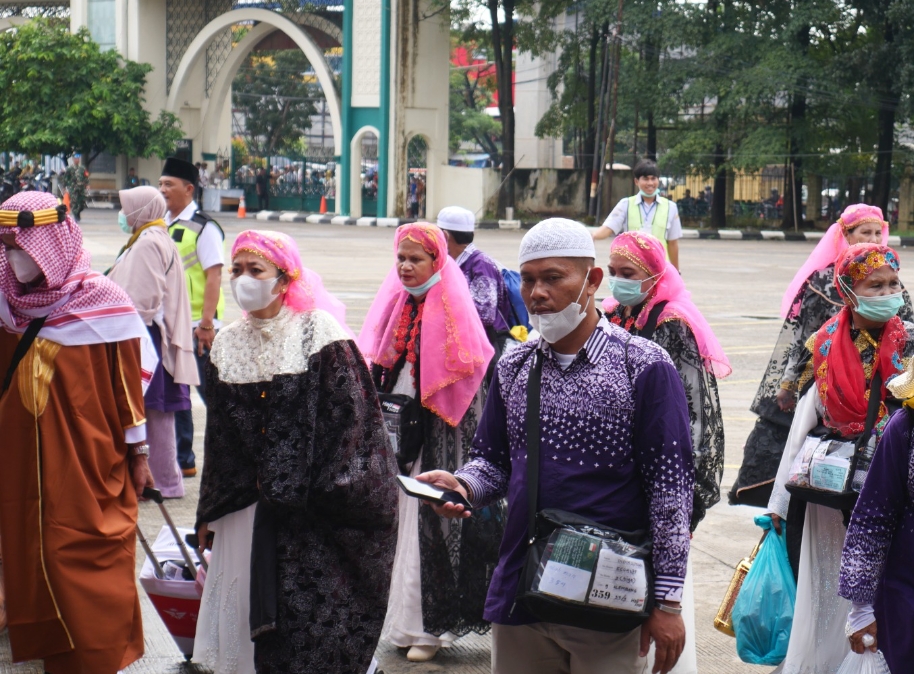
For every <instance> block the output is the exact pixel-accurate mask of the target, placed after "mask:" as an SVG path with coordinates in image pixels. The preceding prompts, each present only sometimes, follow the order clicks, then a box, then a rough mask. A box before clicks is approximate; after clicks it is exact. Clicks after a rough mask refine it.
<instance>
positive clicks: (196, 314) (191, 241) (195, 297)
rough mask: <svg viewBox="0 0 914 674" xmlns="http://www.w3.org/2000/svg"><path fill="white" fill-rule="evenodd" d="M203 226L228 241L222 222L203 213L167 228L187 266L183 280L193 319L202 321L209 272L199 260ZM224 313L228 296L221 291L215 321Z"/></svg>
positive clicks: (175, 222) (185, 266)
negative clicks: (198, 240) (199, 243)
mask: <svg viewBox="0 0 914 674" xmlns="http://www.w3.org/2000/svg"><path fill="white" fill-rule="evenodd" d="M204 227H216V229H218V230H219V234H220V235H221V236H222V240H223V241H225V232H223V231H222V227H220V226H219V223H218V222H216V221H215V220H213V219H211V218H210V217H209V216H208V215H207V214H206V213H204V212H203V211H197V212H196V213H194V217H193V218H191V219H190V220H175V221H174V222H173V223H172V224H171V226H170V227H169V228H168V233H169V234H170V235H171V238H172V240H173V241H174V242H175V245H176V246H177V247H178V254H179V255H180V256H181V263H182V264H183V265H184V278H185V280H186V281H187V295H188V297H189V298H190V317H191V320H194V321H199V320H200V319H202V318H203V295H204V292H205V291H206V270H205V269H203V265H201V264H200V260H198V259H197V239H199V238H200V234H201V233H202V232H203V228H204ZM224 314H225V296H224V295H223V294H222V289H221V288H220V289H219V303H218V304H217V305H216V316H215V317H216V318H222V316H223V315H224Z"/></svg>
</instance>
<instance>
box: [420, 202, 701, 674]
mask: <svg viewBox="0 0 914 674" xmlns="http://www.w3.org/2000/svg"><path fill="white" fill-rule="evenodd" d="M594 256H595V253H594V244H593V240H592V238H591V236H590V234H589V233H588V232H587V229H586V228H585V227H584V226H583V225H581V224H580V223H577V222H572V221H571V220H563V219H550V220H545V221H543V222H541V223H539V224H538V225H536V226H535V227H534V228H533V229H531V230H530V231H529V232H527V234H526V236H524V239H523V241H522V242H521V246H520V260H519V261H520V273H521V279H522V287H521V292H522V294H523V298H524V302H525V303H526V305H527V309H528V310H529V311H530V320H531V323H532V324H533V327H534V328H536V329H537V330H538V331H539V333H540V335H541V338H540V339H539V340H538V341H533V340H531V341H528V342H527V343H525V344H523V345H521V346H519V347H518V348H516V349H514V350H512V351H509V352H508V353H506V354H505V355H504V357H503V358H502V359H501V361H500V362H499V363H498V366H497V368H496V372H495V377H494V380H493V382H492V386H491V388H490V391H489V396H488V398H487V399H486V407H485V410H484V411H483V415H482V419H481V420H480V423H479V427H478V430H477V432H476V437H475V438H474V440H473V447H472V449H471V450H470V454H469V457H468V458H469V461H468V463H466V464H465V465H464V467H463V468H461V469H460V470H458V471H457V472H456V473H455V474H453V475H452V474H450V473H446V472H443V471H432V472H430V473H425V474H423V475H420V476H419V479H421V480H424V481H426V482H431V483H433V484H435V485H437V486H439V487H442V488H446V489H450V490H455V491H457V492H459V493H461V494H462V495H463V496H464V497H465V498H466V499H467V501H469V503H470V504H471V506H472V508H473V510H474V511H475V510H477V509H479V508H481V507H484V506H485V505H487V504H489V503H492V502H494V501H497V500H498V499H501V498H504V497H507V499H508V503H509V510H508V519H507V522H506V524H505V534H504V539H503V541H502V546H501V555H500V558H499V561H498V565H497V567H496V569H495V572H494V574H493V576H492V580H491V583H490V585H489V594H488V599H487V600H486V610H485V614H484V615H485V618H486V619H487V620H489V621H491V622H492V623H493V633H492V634H493V641H492V671H493V673H494V674H507V673H509V672H525V673H531V674H547V673H551V672H555V671H558V670H559V669H561V670H562V671H565V672H569V673H570V674H597V673H598V672H599V673H605V672H613V674H626V673H629V672H631V673H635V672H638V673H642V672H647V671H650V667H651V664H652V662H653V671H654V672H662V673H664V674H665V673H666V672H669V671H670V670H671V669H672V668H673V666H674V665H675V664H676V661H677V659H678V658H679V655H680V654H681V652H682V649H683V646H684V643H685V627H684V625H683V622H682V617H681V616H680V615H679V614H680V612H681V608H680V600H681V598H682V588H683V582H684V579H685V575H686V563H687V560H688V556H689V518H690V516H691V510H692V489H693V481H694V474H693V467H692V455H691V451H692V450H691V435H690V431H689V416H688V406H687V403H686V398H685V391H684V390H683V387H682V382H681V379H680V378H679V374H678V373H677V371H676V368H675V367H674V366H673V363H672V362H671V361H670V359H669V356H667V354H666V353H665V352H664V351H663V350H662V349H661V348H660V347H658V346H656V345H655V344H653V343H652V342H649V341H647V340H644V339H641V338H639V337H632V336H630V335H629V334H628V333H627V332H625V331H624V330H622V329H621V328H619V327H617V326H615V325H612V324H611V323H610V322H609V321H608V320H606V318H605V317H604V316H603V315H602V314H600V313H599V312H598V311H597V308H596V302H595V299H594V297H595V294H596V293H597V290H598V289H599V287H600V283H601V282H602V280H603V271H602V270H601V269H600V268H598V267H595V266H594ZM537 373H539V376H540V385H539V386H536V384H534V385H533V386H532V387H531V391H530V395H531V400H532V404H533V405H536V404H537V403H538V404H539V410H538V412H539V413H538V414H536V415H535V416H534V415H533V414H532V415H531V417H530V419H529V420H528V419H527V417H526V410H527V396H528V391H527V382H528V378H530V377H533V380H534V382H535V380H536V376H537ZM534 414H535V413H534ZM528 423H536V424H537V425H538V428H537V430H538V432H539V451H538V457H537V458H538V461H537V462H536V464H531V465H538V466H539V468H538V469H535V470H538V473H539V474H538V476H536V477H535V484H536V485H537V486H536V491H535V492H533V493H534V494H535V496H536V497H537V498H536V503H537V505H536V507H537V508H538V509H546V508H553V509H559V510H561V511H564V512H565V513H571V514H573V515H575V516H578V517H584V518H587V519H588V520H592V521H594V522H597V523H598V524H599V525H600V526H603V527H611V528H613V529H616V530H618V531H622V532H634V531H639V530H646V531H649V532H650V536H651V538H652V542H653V549H652V552H651V553H650V555H651V566H652V568H653V571H654V574H655V578H654V581H653V583H652V587H651V589H652V592H651V591H650V590H644V591H642V592H640V594H638V593H636V594H638V596H639V599H640V600H643V601H644V602H645V604H644V606H645V607H650V606H651V605H653V609H648V610H650V615H649V617H648V618H647V619H646V621H645V622H643V623H642V624H641V625H640V626H638V627H634V629H631V630H630V631H628V632H622V633H613V632H605V631H597V630H595V629H585V628H583V627H574V626H571V624H572V623H573V622H574V620H573V619H571V620H569V619H568V617H567V615H566V616H565V617H563V618H559V617H557V616H556V615H555V613H554V612H553V613H550V614H549V615H546V612H544V611H542V610H541V609H542V606H540V609H537V608H536V607H535V605H531V604H530V603H528V602H527V601H526V600H520V601H516V595H517V592H518V586H519V584H520V583H521V582H523V581H522V577H523V574H522V573H521V572H522V568H523V566H524V560H525V558H526V556H527V554H528V549H529V541H530V538H531V536H532V535H533V534H532V533H531V532H529V531H528V529H529V525H528V522H529V519H530V511H529V507H528V495H529V493H530V492H528V489H527V487H528V466H527V461H528V456H530V455H531V454H533V455H534V456H535V455H536V453H537V450H536V443H535V442H533V443H531V442H530V441H529V440H530V438H536V435H532V436H528V434H527V432H526V431H525V428H527V424H528ZM530 483H531V487H532V484H533V482H532V481H530ZM434 507H435V509H436V511H437V512H438V513H439V514H441V515H443V516H446V517H454V518H461V517H470V516H475V512H470V511H467V510H465V509H464V507H463V506H460V505H454V504H446V505H443V506H437V505H436V506H434ZM546 533H548V532H546ZM539 534H543V532H539ZM563 535H564V534H563ZM585 547H586V546H585ZM591 549H592V548H591ZM601 559H602V558H601ZM602 563H603V562H602V561H601V562H600V563H598V564H596V566H595V567H594V568H595V569H599V568H600V566H599V564H602ZM592 572H593V571H587V570H585V571H584V572H583V573H584V574H585V575H584V576H582V581H581V582H582V583H583V584H584V587H585V589H584V590H583V596H582V597H568V598H569V599H573V600H575V601H581V600H586V602H587V603H589V604H594V606H597V605H599V604H600V601H599V597H589V596H588V595H587V591H588V590H587V589H586V588H589V587H590V582H591V579H590V578H589V577H588V576H587V575H586V574H587V573H592ZM528 582H529V581H528ZM537 582H539V581H536V580H534V581H532V584H531V586H530V587H528V586H527V584H525V585H524V587H523V588H522V589H523V590H525V591H529V590H534V591H536V590H537V589H538V587H541V585H540V586H537V585H536V583H537ZM593 582H594V583H597V582H598V581H596V580H594V581H593ZM595 587H596V585H595ZM645 587H646V585H645ZM564 591H566V590H557V591H556V592H559V593H561V592H564ZM633 596H634V595H633ZM591 599H594V601H591ZM566 606H567V604H566ZM579 606H580V605H579ZM532 611H536V614H534V613H533V612H532ZM581 622H584V623H585V624H588V625H589V624H591V623H590V622H588V621H586V620H585V621H581ZM652 641H653V642H654V648H653V649H652V648H651V642H652ZM560 663H562V664H560Z"/></svg>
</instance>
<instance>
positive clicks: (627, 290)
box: [609, 272, 663, 307]
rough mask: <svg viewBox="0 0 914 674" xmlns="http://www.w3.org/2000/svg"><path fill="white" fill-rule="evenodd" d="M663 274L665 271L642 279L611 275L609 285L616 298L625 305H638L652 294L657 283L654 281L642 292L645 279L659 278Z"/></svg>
mask: <svg viewBox="0 0 914 674" xmlns="http://www.w3.org/2000/svg"><path fill="white" fill-rule="evenodd" d="M661 276H663V272H660V273H659V274H655V275H654V276H649V277H648V278H646V279H642V280H640V281H639V280H638V279H628V278H622V277H621V276H610V277H609V287H610V290H611V291H612V294H613V297H614V298H615V300H616V301H617V302H618V303H619V304H621V305H622V306H623V307H636V306H638V305H639V304H641V303H642V302H643V301H644V300H646V299H647V296H648V295H650V294H651V290H653V289H654V286H655V285H657V283H656V282H654V283H652V284H651V286H650V288H648V289H647V290H646V291H644V292H641V284H642V283H643V282H644V281H650V280H652V279H659V278H660V277H661Z"/></svg>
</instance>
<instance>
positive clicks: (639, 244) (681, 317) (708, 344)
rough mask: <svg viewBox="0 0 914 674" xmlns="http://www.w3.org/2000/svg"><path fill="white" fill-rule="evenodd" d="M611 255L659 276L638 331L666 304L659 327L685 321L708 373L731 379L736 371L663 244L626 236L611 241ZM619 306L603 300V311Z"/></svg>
mask: <svg viewBox="0 0 914 674" xmlns="http://www.w3.org/2000/svg"><path fill="white" fill-rule="evenodd" d="M609 254H610V255H621V256H622V257H624V258H626V259H627V260H628V261H629V262H631V263H633V264H634V265H635V266H637V267H638V268H639V269H641V270H642V271H643V272H644V273H646V274H648V275H650V276H657V275H658V274H659V275H660V276H659V278H658V279H657V282H656V284H655V285H654V287H653V289H652V290H651V292H650V295H649V296H648V299H647V301H646V302H645V303H644V306H643V307H641V312H640V313H639V314H638V318H637V319H636V320H635V327H636V328H638V329H639V330H640V329H641V328H643V327H644V324H645V323H646V322H647V318H648V316H649V315H650V313H651V309H652V308H653V307H654V305H655V304H657V302H664V301H665V302H666V303H667V304H666V306H665V307H663V311H661V312H660V316H659V317H658V318H657V325H660V324H661V323H663V322H665V321H682V322H683V323H685V324H686V325H688V326H689V329H690V330H691V331H692V334H693V335H694V336H695V342H696V343H697V344H698V352H699V353H700V354H701V357H702V360H703V361H704V364H705V369H706V370H707V371H708V372H710V373H711V374H713V375H714V376H715V377H717V378H718V379H723V378H724V377H727V376H729V374H730V373H731V372H732V371H733V368H731V367H730V361H729V359H728V358H727V356H726V354H725V353H724V350H723V348H722V347H721V345H720V342H718V341H717V337H715V336H714V332H713V331H712V330H711V326H710V325H708V322H707V321H706V320H705V317H704V316H702V315H701V312H700V311H699V310H698V308H697V307H696V306H695V304H694V303H693V302H692V295H691V294H690V293H689V291H688V290H686V287H685V284H684V283H683V282H682V276H681V275H680V274H679V272H678V271H677V270H676V267H674V266H673V265H672V264H671V263H670V262H668V261H667V258H666V250H665V249H664V248H663V243H662V242H661V241H660V240H659V239H657V238H656V237H654V236H651V235H650V234H647V233H645V232H623V233H622V234H619V235H618V236H616V237H615V238H614V239H613V241H612V246H611V247H610V250H609ZM618 304H619V303H618V302H617V301H616V300H615V299H614V298H613V297H608V298H606V299H605V300H603V308H604V309H605V310H606V311H613V310H614V309H615V308H616V307H617V306H618Z"/></svg>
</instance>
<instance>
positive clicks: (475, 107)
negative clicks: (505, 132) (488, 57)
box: [450, 42, 501, 166]
mask: <svg viewBox="0 0 914 674" xmlns="http://www.w3.org/2000/svg"><path fill="white" fill-rule="evenodd" d="M455 44H456V45H459V44H460V43H459V42H457V43H455ZM464 46H465V47H466V49H467V51H468V52H470V53H482V54H483V55H485V54H486V49H485V48H484V46H479V45H476V44H468V45H464ZM490 72H491V66H490V64H489V63H488V61H487V62H485V63H483V64H481V65H466V66H463V67H460V68H454V67H452V69H451V76H450V146H451V151H452V152H456V151H457V149H458V148H459V147H460V144H461V143H466V142H470V143H475V144H476V145H478V146H479V147H480V148H481V149H482V151H483V152H487V153H488V154H489V156H491V157H492V161H493V162H494V163H495V165H496V166H497V165H498V164H500V163H501V124H499V122H498V121H497V120H495V119H493V118H492V117H491V116H490V115H489V114H488V113H487V112H486V108H488V107H490V106H491V105H493V102H494V97H493V93H494V91H495V80H494V78H493V77H491V76H490Z"/></svg>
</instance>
